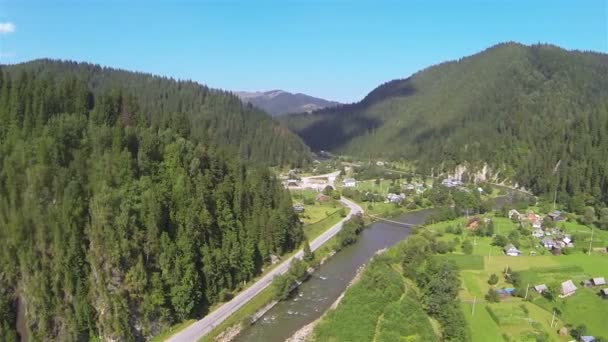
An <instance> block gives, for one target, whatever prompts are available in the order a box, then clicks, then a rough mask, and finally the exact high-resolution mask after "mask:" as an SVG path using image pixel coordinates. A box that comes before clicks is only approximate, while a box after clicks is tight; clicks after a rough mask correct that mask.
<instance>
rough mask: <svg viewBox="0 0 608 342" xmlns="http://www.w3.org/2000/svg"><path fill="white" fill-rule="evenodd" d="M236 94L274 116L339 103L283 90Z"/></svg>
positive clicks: (305, 111) (309, 110)
mask: <svg viewBox="0 0 608 342" xmlns="http://www.w3.org/2000/svg"><path fill="white" fill-rule="evenodd" d="M236 95H237V96H238V97H239V98H241V100H242V101H243V102H244V103H251V104H252V105H254V106H255V107H258V108H261V109H263V110H264V111H266V112H268V113H270V114H271V115H273V116H278V115H283V114H291V113H310V112H313V111H315V110H319V109H323V108H326V107H334V106H337V105H338V104H339V103H338V102H334V101H328V100H324V99H320V98H317V97H313V96H309V95H306V94H300V93H297V94H292V93H289V92H286V91H283V90H271V91H264V92H246V91H239V92H236Z"/></svg>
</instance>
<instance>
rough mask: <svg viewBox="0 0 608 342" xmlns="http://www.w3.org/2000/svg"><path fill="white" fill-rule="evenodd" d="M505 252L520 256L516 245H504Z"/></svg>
mask: <svg viewBox="0 0 608 342" xmlns="http://www.w3.org/2000/svg"><path fill="white" fill-rule="evenodd" d="M504 251H505V254H506V255H508V256H520V255H521V251H520V250H519V249H517V247H515V246H513V244H508V245H506V246H505V249H504Z"/></svg>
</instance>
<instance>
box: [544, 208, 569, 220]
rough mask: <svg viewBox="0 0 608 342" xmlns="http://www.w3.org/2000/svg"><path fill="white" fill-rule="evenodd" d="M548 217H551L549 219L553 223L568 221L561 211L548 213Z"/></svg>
mask: <svg viewBox="0 0 608 342" xmlns="http://www.w3.org/2000/svg"><path fill="white" fill-rule="evenodd" d="M547 216H549V218H550V219H551V220H552V221H563V220H565V219H566V217H565V215H564V213H563V212H562V211H559V210H555V211H553V212H551V213H548V214H547Z"/></svg>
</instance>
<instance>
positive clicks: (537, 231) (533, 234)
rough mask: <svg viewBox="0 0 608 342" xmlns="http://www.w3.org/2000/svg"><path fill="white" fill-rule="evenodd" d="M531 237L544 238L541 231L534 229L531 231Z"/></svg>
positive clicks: (543, 233)
mask: <svg viewBox="0 0 608 342" xmlns="http://www.w3.org/2000/svg"><path fill="white" fill-rule="evenodd" d="M532 236H534V237H535V238H542V237H543V236H545V232H543V230H542V229H534V230H533V231H532Z"/></svg>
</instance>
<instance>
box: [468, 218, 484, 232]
mask: <svg viewBox="0 0 608 342" xmlns="http://www.w3.org/2000/svg"><path fill="white" fill-rule="evenodd" d="M480 224H481V219H480V218H479V217H473V218H472V219H470V220H469V222H467V229H470V230H476V229H477V227H479V225H480Z"/></svg>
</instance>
